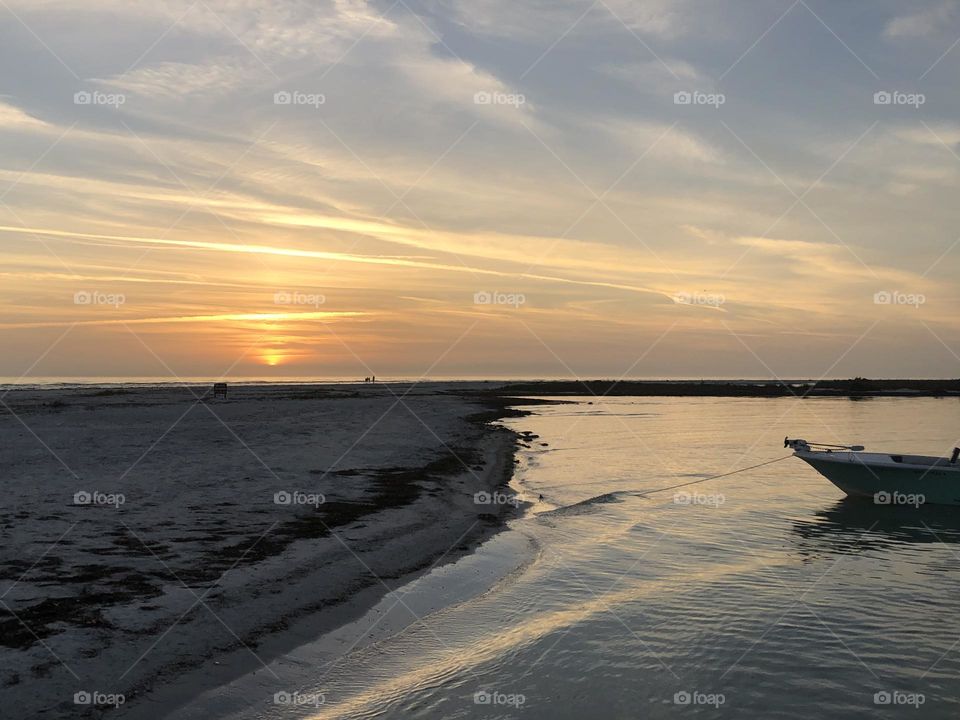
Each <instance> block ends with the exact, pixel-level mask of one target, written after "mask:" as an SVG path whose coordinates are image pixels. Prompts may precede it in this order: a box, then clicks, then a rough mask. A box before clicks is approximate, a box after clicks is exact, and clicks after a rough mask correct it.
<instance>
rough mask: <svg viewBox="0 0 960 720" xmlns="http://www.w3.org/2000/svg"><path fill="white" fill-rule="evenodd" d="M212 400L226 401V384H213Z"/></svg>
mask: <svg viewBox="0 0 960 720" xmlns="http://www.w3.org/2000/svg"><path fill="white" fill-rule="evenodd" d="M213 399H214V400H217V399H220V400H226V399H227V384H226V383H225V382H218V383H214V384H213Z"/></svg>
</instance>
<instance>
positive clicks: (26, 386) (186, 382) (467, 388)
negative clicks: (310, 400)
mask: <svg viewBox="0 0 960 720" xmlns="http://www.w3.org/2000/svg"><path fill="white" fill-rule="evenodd" d="M213 382H214V381H212V380H210V381H208V380H203V379H196V378H188V379H180V380H178V379H166V380H161V379H153V378H130V379H119V378H110V379H107V378H89V379H87V380H82V379H77V378H70V379H63V380H55V379H50V378H44V379H42V381H41V380H37V379H33V380H28V379H26V378H22V379H20V380H19V381H17V382H14V383H7V382H2V381H0V390H4V389H10V390H19V391H22V390H33V391H41V392H43V391H62V390H80V391H83V390H88V391H91V393H92V394H95V395H104V396H106V395H118V396H119V395H123V394H125V393H133V392H137V391H139V390H146V389H151V388H156V389H161V388H175V387H190V388H208V390H209V389H212V387H213ZM226 382H227V383H228V385H230V386H232V387H235V388H242V387H247V388H251V387H252V388H271V389H282V388H289V389H291V390H295V389H297V388H299V389H301V390H302V389H305V388H324V387H328V388H331V389H335V390H336V392H337V393H348V392H350V391H354V392H360V391H361V390H362V389H367V391H369V389H371V388H375V387H377V386H391V387H394V388H408V387H412V386H415V385H416V386H420V387H424V388H427V387H430V388H432V389H433V390H439V391H443V390H448V391H451V392H457V393H463V394H466V395H479V396H481V397H485V398H487V399H488V400H490V401H494V400H495V401H496V402H498V403H503V402H504V401H506V400H508V399H510V398H515V399H519V398H521V397H524V396H573V395H578V396H590V395H596V396H601V397H602V396H621V397H629V396H637V397H853V398H857V397H951V396H958V397H960V379H911V378H904V379H877V380H874V379H869V378H851V379H846V380H811V379H797V380H755V379H737V380H726V379H701V380H690V379H687V380H611V379H594V380H499V379H490V380H476V379H465V380H457V379H442V380H436V379H431V378H421V379H394V378H385V379H384V380H382V381H381V380H378V381H377V382H376V383H375V384H373V383H364V382H362V381H360V380H353V381H351V380H348V379H316V380H311V379H291V378H280V379H276V380H271V379H249V378H240V379H234V380H230V379H228V380H226ZM515 404H522V403H515ZM506 405H510V403H509V402H507V403H506Z"/></svg>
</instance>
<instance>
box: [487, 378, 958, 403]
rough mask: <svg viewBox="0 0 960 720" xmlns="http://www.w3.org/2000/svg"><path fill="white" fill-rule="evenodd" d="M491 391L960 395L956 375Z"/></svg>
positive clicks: (587, 383) (535, 385)
mask: <svg viewBox="0 0 960 720" xmlns="http://www.w3.org/2000/svg"><path fill="white" fill-rule="evenodd" d="M483 393H484V394H489V395H492V396H511V395H525V396H547V397H551V396H558V397H563V396H570V395H575V396H591V395H593V396H596V397H597V398H598V399H599V398H603V397H751V398H783V397H796V398H850V399H860V398H864V399H866V398H874V397H937V398H941V397H960V380H909V379H904V380H871V379H867V378H853V379H851V380H816V381H813V380H796V381H779V380H776V381H772V380H739V381H719V380H700V381H690V380H669V381H658V380H538V381H531V382H508V383H503V384H502V385H501V386H500V387H497V388H487V389H485V390H484V391H483Z"/></svg>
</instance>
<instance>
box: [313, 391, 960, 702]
mask: <svg viewBox="0 0 960 720" xmlns="http://www.w3.org/2000/svg"><path fill="white" fill-rule="evenodd" d="M583 407H584V406H570V405H556V406H546V407H542V408H537V412H538V415H537V416H535V417H530V418H521V419H518V420H514V421H510V424H511V425H512V426H514V427H516V428H517V429H519V430H531V431H533V432H534V433H536V434H537V435H539V436H540V437H539V438H537V439H534V440H532V441H531V442H530V448H529V449H527V450H524V452H523V453H522V455H521V464H520V466H519V468H518V482H519V486H520V488H521V489H522V490H523V491H524V492H525V493H526V495H527V497H533V498H536V497H537V496H538V495H539V494H540V493H542V494H543V495H544V497H545V500H544V503H543V504H540V503H537V504H536V506H535V508H534V510H535V511H538V512H541V514H540V515H537V516H531V517H528V518H526V519H524V520H521V521H518V522H515V523H514V524H513V527H512V530H510V531H509V532H507V533H505V534H502V535H501V536H499V537H498V538H496V539H495V540H494V541H493V542H491V543H489V544H488V545H487V546H485V547H484V548H483V549H482V550H481V551H480V552H479V553H478V554H476V555H474V556H472V557H470V558H467V559H465V560H464V561H461V563H460V564H458V565H457V566H453V567H451V568H448V569H446V570H445V571H444V574H443V575H442V577H441V578H440V579H439V580H437V582H442V583H445V584H448V585H449V584H450V583H456V582H458V580H457V577H458V573H460V577H462V578H464V579H467V578H471V577H473V576H474V574H475V573H479V572H481V568H483V567H484V564H485V563H486V564H487V565H496V564H497V563H498V562H504V561H505V560H507V561H512V562H514V563H518V558H519V557H525V558H526V561H527V564H526V565H524V566H523V568H522V569H521V570H520V571H518V572H516V573H514V574H513V575H508V576H507V577H506V578H505V579H503V580H502V581H501V582H500V583H499V584H497V585H496V586H495V587H494V588H493V590H491V591H490V592H488V593H486V594H480V595H479V596H475V597H473V598H472V599H470V600H468V601H466V602H464V603H462V604H460V605H457V606H454V607H450V608H447V609H446V610H443V611H441V612H439V613H437V614H433V615H429V616H427V617H426V619H425V621H424V622H423V623H418V622H414V623H412V624H410V625H409V626H408V627H407V628H406V630H404V631H403V632H402V633H400V634H398V635H395V636H394V637H392V638H391V639H389V640H387V641H385V642H382V643H380V644H378V645H374V646H371V647H367V648H365V649H362V650H360V651H358V652H355V653H354V654H352V655H351V656H349V657H347V658H345V659H344V660H343V661H342V662H341V663H340V664H338V665H337V666H336V667H335V668H334V669H333V670H332V671H331V672H329V674H327V675H326V676H325V677H324V679H323V680H322V682H321V683H319V686H318V689H322V690H323V691H324V692H325V693H326V697H327V698H328V705H327V706H326V707H324V708H323V709H321V711H320V712H319V714H318V715H317V717H390V718H401V717H403V718H407V717H414V718H433V717H451V718H473V717H478V718H506V717H523V718H530V719H540V718H580V717H587V716H589V717H653V718H661V717H663V718H666V717H682V716H686V715H691V714H692V715H698V716H704V717H706V716H710V717H714V716H722V717H748V716H750V717H782V718H807V717H810V716H814V715H815V716H823V717H844V718H850V717H853V718H868V717H873V716H874V715H875V714H876V713H877V712H878V710H879V709H878V707H877V706H876V705H875V704H874V694H875V693H877V692H882V691H890V692H893V691H902V692H919V693H923V694H924V695H925V703H924V705H923V708H922V709H921V712H922V714H923V717H924V718H930V717H933V718H947V717H951V718H952V717H956V716H957V713H958V710H960V702H958V699H957V697H958V695H960V682H958V680H957V677H958V670H960V650H957V648H954V647H953V645H954V642H955V641H956V639H957V638H956V630H957V624H956V617H957V609H958V600H957V598H960V544H958V542H957V541H958V540H960V513H958V512H956V510H955V509H950V508H931V507H926V508H922V509H920V510H914V509H911V508H894V507H875V506H873V505H872V504H870V503H869V502H868V503H863V502H853V501H847V500H843V499H842V495H841V493H840V492H839V491H838V490H837V489H836V488H835V487H833V486H832V485H831V484H830V483H828V482H827V481H826V480H825V479H823V478H821V477H820V476H818V475H817V474H816V473H815V472H814V471H813V470H812V469H811V468H809V467H807V466H806V465H804V464H803V463H801V462H800V461H798V460H795V459H793V458H790V459H788V460H784V461H783V462H780V463H777V464H774V465H771V466H767V467H763V468H759V469H757V470H755V471H751V472H749V473H744V474H741V475H735V476H731V477H728V478H725V479H723V480H721V481H711V482H708V483H704V484H703V485H698V486H693V487H691V488H687V490H689V491H691V492H696V493H699V494H701V495H702V497H703V498H710V499H711V502H710V504H700V505H698V504H696V503H693V504H686V505H683V504H678V503H675V502H674V497H673V491H669V492H666V493H663V494H659V495H652V496H650V497H647V498H641V497H637V496H635V495H631V494H627V493H620V494H615V495H613V496H612V497H610V496H609V495H608V494H609V493H611V492H617V491H623V490H649V489H653V488H656V487H661V486H665V485H670V484H672V483H673V482H679V481H683V480H684V479H688V478H690V477H695V476H697V475H698V474H701V475H702V474H708V475H709V474H718V473H722V472H727V471H729V470H731V469H734V468H737V467H743V466H747V465H751V464H754V463H757V462H761V461H763V460H768V459H772V458H776V457H779V456H781V455H786V454H787V452H786V451H784V450H783V448H782V447H781V445H782V439H783V436H784V435H786V434H788V433H789V434H790V435H791V436H800V437H807V438H809V439H816V440H821V441H824V442H862V443H864V444H866V445H867V447H868V449H876V450H901V451H913V452H921V453H929V454H945V453H946V452H947V451H948V450H949V448H950V447H952V446H953V444H954V438H953V436H952V434H951V433H952V432H953V431H954V430H955V429H956V428H957V427H958V422H957V421H958V420H960V403H958V402H957V401H956V400H942V401H938V400H926V399H924V400H875V401H870V402H849V401H835V400H815V401H794V400H753V399H743V400H739V399H738V400H729V399H724V400H716V399H701V398H686V399H658V398H642V399H629V398H618V399H611V400H609V401H604V402H603V404H602V405H601V404H599V403H597V404H595V405H594V406H592V407H591V408H590V412H589V413H587V414H585V413H583V412H581V411H582V410H583ZM604 407H606V408H610V409H612V410H613V412H611V413H610V414H602V415H597V414H596V412H595V411H596V410H599V409H603V408H604ZM541 443H546V446H543V445H542V444H541ZM598 497H602V498H603V500H604V502H595V501H592V500H591V498H598ZM576 503H579V505H577V506H576V507H575V508H570V507H569V506H571V505H574V504H576ZM557 508H561V509H560V510H557ZM530 542H533V543H534V544H535V546H536V547H537V551H536V552H535V553H530V552H529V550H528V547H529V543H530ZM527 556H529V557H527ZM507 564H509V563H507ZM519 564H521V565H522V564H523V563H522V562H520V563H519ZM417 592H418V590H417V588H416V587H414V588H413V589H412V590H411V598H413V597H414V596H416V594H417ZM419 592H420V593H421V594H427V591H426V590H424V589H423V588H421V589H420V590H419ZM411 601H412V600H411ZM398 612H399V611H398ZM484 690H486V691H490V692H500V693H503V694H504V695H505V696H506V695H510V694H514V695H516V694H522V695H523V696H524V699H525V702H524V705H523V707H522V709H517V708H515V707H511V706H502V705H501V706H495V705H477V704H475V703H474V693H476V692H478V691H484ZM695 691H696V692H700V693H704V694H708V695H709V694H718V693H721V694H723V696H724V703H723V705H721V706H720V708H719V710H717V709H715V708H713V707H711V706H693V705H677V704H675V703H674V697H675V694H676V693H679V692H689V693H694V692H695ZM884 712H888V713H889V714H891V715H892V716H895V717H896V716H901V715H903V716H908V717H916V716H917V711H916V710H915V709H914V708H913V707H910V706H898V707H895V708H887V709H886V710H884Z"/></svg>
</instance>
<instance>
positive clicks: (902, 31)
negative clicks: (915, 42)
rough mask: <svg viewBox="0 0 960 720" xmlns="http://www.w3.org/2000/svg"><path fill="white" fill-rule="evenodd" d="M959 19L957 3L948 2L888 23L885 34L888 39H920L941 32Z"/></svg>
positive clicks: (896, 18)
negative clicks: (947, 25)
mask: <svg viewBox="0 0 960 720" xmlns="http://www.w3.org/2000/svg"><path fill="white" fill-rule="evenodd" d="M956 17H957V6H956V3H953V2H948V3H942V4H939V5H935V6H933V7H928V8H925V9H924V10H921V11H920V12H916V13H912V14H910V15H900V16H898V17H895V18H893V19H892V20H890V21H889V22H887V25H886V27H885V28H884V30H883V34H884V35H885V36H886V37H888V38H919V37H926V36H929V35H933V34H935V33H938V32H941V31H942V30H943V29H944V26H945V25H946V24H948V23H950V22H952V21H953V20H954V19H955V18H956Z"/></svg>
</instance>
